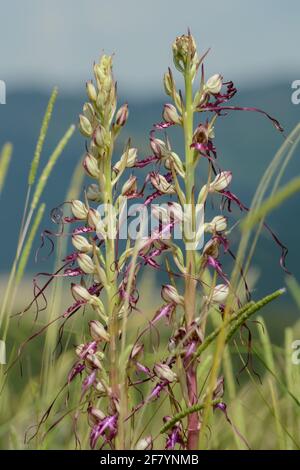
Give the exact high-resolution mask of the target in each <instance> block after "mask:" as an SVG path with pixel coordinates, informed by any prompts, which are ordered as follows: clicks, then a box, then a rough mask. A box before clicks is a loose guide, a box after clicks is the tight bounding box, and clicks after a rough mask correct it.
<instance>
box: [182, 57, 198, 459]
mask: <svg viewBox="0 0 300 470" xmlns="http://www.w3.org/2000/svg"><path fill="white" fill-rule="evenodd" d="M184 79H185V110H184V115H183V128H184V139H185V170H186V177H185V193H186V194H185V196H186V204H187V208H188V211H189V216H190V218H191V222H190V224H189V225H190V227H189V228H190V229H189V230H188V232H190V233H188V234H187V235H188V237H187V238H188V239H186V237H185V252H186V276H185V293H184V308H185V323H186V329H187V333H188V331H189V329H190V328H192V325H193V322H194V319H195V311H196V286H197V282H196V279H195V251H194V249H191V246H189V244H190V243H191V242H192V241H193V240H190V239H189V236H190V235H191V233H195V227H194V221H195V201H194V185H195V175H194V170H195V168H194V162H193V155H194V152H193V150H192V149H191V144H192V139H193V124H194V111H193V88H192V75H191V70H190V67H189V65H188V66H187V67H186V72H185V77H184ZM186 383H187V389H188V401H189V403H188V405H189V407H191V408H193V407H194V406H195V405H196V403H197V400H198V387H197V361H191V363H190V364H189V366H188V367H187V369H186ZM199 431H200V420H199V414H198V410H195V411H194V412H191V413H190V414H189V415H188V438H187V446H188V449H189V450H196V449H197V447H198V440H199Z"/></svg>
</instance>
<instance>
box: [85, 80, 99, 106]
mask: <svg viewBox="0 0 300 470" xmlns="http://www.w3.org/2000/svg"><path fill="white" fill-rule="evenodd" d="M86 93H87V96H88V98H89V99H90V100H91V101H96V99H97V91H96V88H95V85H94V84H93V83H92V82H87V84H86Z"/></svg>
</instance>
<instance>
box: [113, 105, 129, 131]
mask: <svg viewBox="0 0 300 470" xmlns="http://www.w3.org/2000/svg"><path fill="white" fill-rule="evenodd" d="M128 114H129V111H128V104H124V105H123V106H121V108H120V109H119V110H118V111H117V114H116V125H117V126H118V127H123V126H124V125H125V124H126V121H127V119H128Z"/></svg>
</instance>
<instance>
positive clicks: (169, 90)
mask: <svg viewBox="0 0 300 470" xmlns="http://www.w3.org/2000/svg"><path fill="white" fill-rule="evenodd" d="M164 88H165V92H166V94H167V95H169V96H172V94H173V91H174V80H173V77H172V75H171V72H170V70H168V72H166V73H165V74H164Z"/></svg>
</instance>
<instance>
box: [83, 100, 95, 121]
mask: <svg viewBox="0 0 300 470" xmlns="http://www.w3.org/2000/svg"><path fill="white" fill-rule="evenodd" d="M83 114H84V116H85V117H86V118H87V119H88V120H89V121H90V122H93V120H94V118H95V110H94V108H93V106H92V105H91V103H85V104H84V105H83Z"/></svg>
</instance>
